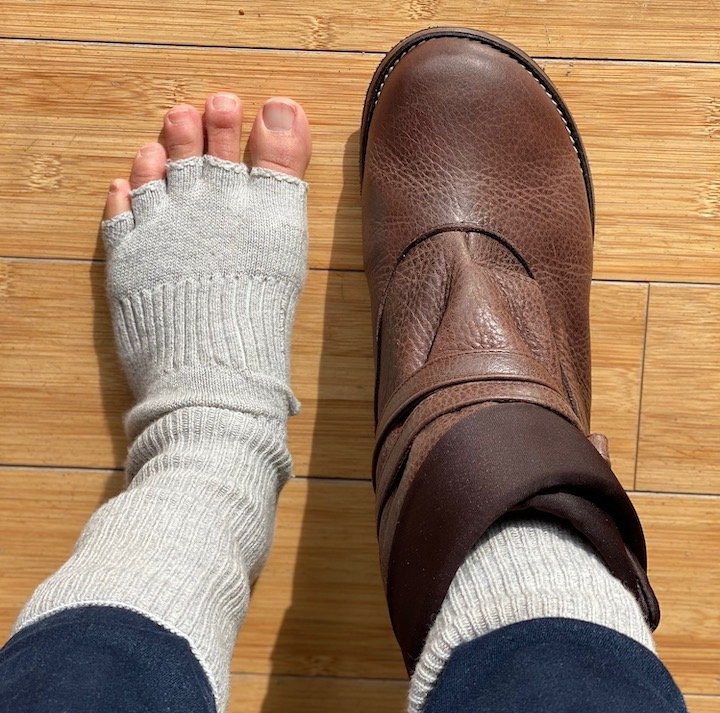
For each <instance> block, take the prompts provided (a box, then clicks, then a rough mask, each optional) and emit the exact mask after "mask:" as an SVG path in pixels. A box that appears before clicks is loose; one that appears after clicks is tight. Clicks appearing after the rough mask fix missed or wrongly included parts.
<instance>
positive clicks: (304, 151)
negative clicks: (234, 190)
mask: <svg viewBox="0 0 720 713" xmlns="http://www.w3.org/2000/svg"><path fill="white" fill-rule="evenodd" d="M248 146H249V148H250V156H251V157H252V163H253V166H259V167H261V168H269V169H272V170H274V171H279V172H281V173H286V174H288V175H290V176H295V177H296V178H302V177H303V176H304V175H305V170H306V169H307V166H308V163H309V162H310V154H311V153H312V142H311V139H310V126H309V124H308V120H307V116H305V112H304V111H303V108H302V107H301V106H300V104H298V103H297V102H294V101H293V100H292V99H286V98H284V97H275V98H273V99H269V100H268V101H267V102H265V105H264V106H263V108H262V109H261V110H260V112H259V113H258V115H257V116H256V117H255V123H254V124H253V127H252V131H251V132H250V138H249V139H248Z"/></svg>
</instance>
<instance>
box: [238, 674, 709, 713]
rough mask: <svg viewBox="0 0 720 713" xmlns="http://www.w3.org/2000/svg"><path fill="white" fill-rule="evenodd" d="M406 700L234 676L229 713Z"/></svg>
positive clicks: (383, 690) (387, 710)
mask: <svg viewBox="0 0 720 713" xmlns="http://www.w3.org/2000/svg"><path fill="white" fill-rule="evenodd" d="M406 696H407V683H406V682H405V681H388V680H385V681H382V680H378V679H360V678H338V677H334V676H322V677H321V676H312V677H309V676H265V675H261V674H248V673H236V674H233V676H232V683H231V688H230V706H229V712H230V713H307V711H308V710H312V711H314V713H337V712H338V711H343V713H367V711H373V713H404V711H406V710H407V705H406V702H405V700H406ZM691 713H697V712H696V711H695V710H694V709H693V710H692V711H691Z"/></svg>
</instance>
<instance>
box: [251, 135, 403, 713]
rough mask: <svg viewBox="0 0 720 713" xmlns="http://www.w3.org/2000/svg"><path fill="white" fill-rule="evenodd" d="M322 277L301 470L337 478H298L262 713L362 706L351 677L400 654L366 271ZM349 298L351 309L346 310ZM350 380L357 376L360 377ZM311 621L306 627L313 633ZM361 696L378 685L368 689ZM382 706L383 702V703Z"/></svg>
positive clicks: (345, 221) (352, 225)
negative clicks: (375, 419)
mask: <svg viewBox="0 0 720 713" xmlns="http://www.w3.org/2000/svg"><path fill="white" fill-rule="evenodd" d="M358 136H359V132H355V133H354V134H353V135H352V136H351V137H350V138H349V140H348V141H347V143H346V145H345V152H344V157H343V187H342V192H341V196H340V201H339V207H338V212H337V216H336V222H335V230H334V237H333V244H332V249H331V264H332V265H342V264H346V263H347V259H341V257H344V255H347V251H346V250H343V251H342V252H343V255H342V256H341V255H340V250H341V245H342V244H343V243H345V245H347V243H348V241H357V242H356V243H355V244H356V245H357V246H358V247H359V246H360V240H361V238H360V200H359V181H358V150H359V149H358ZM311 239H312V238H311ZM325 276H326V278H327V289H326V292H325V303H324V309H323V313H322V316H323V317H322V318H323V327H322V340H321V344H320V348H321V357H320V365H319V373H318V385H317V394H318V402H317V410H316V413H315V420H314V424H313V433H312V445H311V451H310V459H309V464H308V472H309V473H310V474H311V476H330V477H331V478H332V476H335V478H334V479H332V480H331V479H330V478H327V477H326V478H323V477H310V478H308V479H304V480H303V481H302V483H298V485H301V486H302V487H303V488H304V490H305V492H304V498H305V499H304V511H303V516H302V525H301V527H302V529H301V533H300V538H299V545H298V549H297V559H296V563H295V570H294V577H293V584H292V601H291V604H290V606H289V608H288V609H287V610H286V612H285V614H284V617H283V621H282V624H281V627H280V630H279V633H278V635H277V638H276V640H275V643H274V646H273V651H272V655H271V660H272V670H271V678H270V680H269V682H268V688H267V691H266V693H265V698H264V700H263V703H262V707H261V708H260V710H261V711H262V713H306V711H308V710H341V709H342V710H345V711H364V710H369V709H372V708H374V705H372V704H371V703H370V699H369V698H367V699H366V700H362V698H363V694H360V697H359V698H358V699H356V700H348V694H350V695H351V696H355V695H356V694H358V692H359V689H358V688H357V684H355V685H354V684H353V680H355V679H356V678H372V677H373V675H375V676H376V677H377V674H376V672H377V670H378V668H379V666H383V667H385V664H386V663H387V667H386V668H387V671H388V675H389V676H393V677H398V678H401V677H402V665H401V660H400V656H399V654H398V653H397V649H396V647H395V646H394V645H393V640H392V635H391V634H390V630H389V625H388V624H387V614H386V613H385V603H384V597H383V595H382V589H381V582H380V571H379V566H378V562H377V547H376V545H375V524H374V515H373V496H372V488H371V485H370V483H369V482H368V478H369V474H370V467H371V449H372V441H373V432H372V422H371V420H372V413H371V409H372V390H373V385H372V360H371V358H369V349H370V345H371V341H370V340H371V339H372V332H371V320H370V312H369V303H366V302H364V300H365V298H366V296H367V295H366V292H365V289H366V288H365V277H364V275H363V274H362V273H360V272H353V273H348V272H343V271H340V270H330V271H328V272H326V273H325V274H324V277H325ZM317 277H318V276H317V275H316V276H314V278H313V279H317ZM360 281H362V290H363V291H362V293H361V292H360V291H359V282H360ZM350 292H352V294H353V295H358V294H362V295H363V296H362V300H363V302H362V303H360V301H359V300H356V301H355V302H353V304H352V305H348V304H347V303H346V301H345V300H344V299H343V295H347V294H349V293H350ZM349 299H352V298H349ZM350 307H351V308H352V312H353V315H350V314H349V310H350ZM343 310H345V313H343ZM348 319H350V320H352V321H353V324H352V329H353V330H356V331H357V332H358V333H357V334H352V335H351V336H350V337H349V339H348V335H349V334H350V332H349V330H348V327H347V326H343V327H342V328H341V327H339V326H338V323H339V322H340V321H343V320H348ZM345 324H346V323H345ZM343 335H345V338H344V339H343V338H342V337H343ZM341 342H342V343H341ZM363 357H364V361H362V364H361V365H360V366H359V367H358V368H359V369H362V374H365V375H366V377H367V379H366V380H367V381H368V384H367V388H366V389H364V390H363V396H362V401H361V402H358V401H354V402H353V401H352V400H347V401H343V399H344V398H345V396H346V395H345V394H344V393H343V388H344V387H347V384H343V376H342V372H343V369H344V368H347V367H348V365H349V364H351V363H352V361H351V360H357V361H358V363H360V362H361V360H363ZM350 368H352V367H350ZM349 381H353V379H349ZM354 381H355V383H357V378H355V379H354ZM349 441H352V442H353V443H352V445H349ZM344 451H347V453H344ZM359 451H361V452H362V457H360V458H358V457H357V454H358V452H359ZM348 476H352V477H355V478H357V479H355V480H352V481H350V480H345V481H344V482H343V483H339V482H337V478H347V477H348ZM291 487H292V485H291ZM286 493H287V491H286ZM291 497H293V498H294V497H298V498H300V497H302V496H301V495H295V494H293V495H292V496H291ZM300 503H302V501H300ZM299 506H302V505H299ZM338 510H340V511H339V512H338ZM335 515H336V516H335ZM280 526H282V523H280ZM308 630H311V631H312V636H310V637H309V636H308ZM283 674H284V675H283ZM293 674H296V675H293ZM297 674H300V675H297ZM348 679H350V680H348ZM398 690H402V688H401V689H398V688H397V686H396V685H395V686H394V687H393V686H391V687H390V688H389V689H388V695H389V697H390V700H391V701H393V702H396V701H397V700H398ZM367 695H370V696H372V695H375V694H374V693H372V692H368V693H367ZM368 704H369V705H368ZM380 708H383V709H384V708H385V705H382V706H380ZM393 709H397V710H399V708H398V707H397V703H393V704H392V705H391V708H388V710H393ZM376 710H377V708H376Z"/></svg>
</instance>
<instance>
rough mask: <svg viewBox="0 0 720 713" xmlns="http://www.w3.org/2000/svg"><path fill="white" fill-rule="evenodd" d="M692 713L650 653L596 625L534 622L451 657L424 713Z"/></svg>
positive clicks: (509, 628)
mask: <svg viewBox="0 0 720 713" xmlns="http://www.w3.org/2000/svg"><path fill="white" fill-rule="evenodd" d="M578 712H582V713H687V709H686V707H685V703H684V701H683V697H682V694H681V693H680V690H679V689H678V687H677V686H676V685H675V682H674V681H673V679H672V677H671V676H670V673H669V672H668V670H667V669H666V668H665V666H663V664H662V663H661V662H660V659H658V658H657V656H655V654H653V653H652V652H651V651H650V650H649V649H646V648H645V647H644V646H642V645H641V644H639V643H637V642H636V641H634V640H633V639H630V638H628V637H627V636H625V635H623V634H620V633H618V632H616V631H613V630H612V629H608V628H606V627H603V626H598V625H597V624H590V623H588V622H583V621H577V620H574V619H560V618H558V619H532V620H530V621H525V622H520V623H518V624H513V625H511V626H506V627H503V628H501V629H497V630H496V631H493V632H491V633H489V634H487V635H485V636H481V637H480V638H478V639H475V640H474V641H470V642H468V643H466V644H463V645H462V646H459V647H458V648H457V649H455V651H454V652H453V654H452V656H451V657H450V660H449V661H448V663H447V665H446V667H445V669H444V670H443V672H442V674H441V675H440V678H439V679H438V682H437V685H436V687H435V688H434V689H433V691H432V693H431V694H430V697H429V699H428V702H427V704H426V706H425V710H424V713H578Z"/></svg>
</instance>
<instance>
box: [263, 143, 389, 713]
mask: <svg viewBox="0 0 720 713" xmlns="http://www.w3.org/2000/svg"><path fill="white" fill-rule="evenodd" d="M358 136H359V132H355V133H354V134H353V135H352V136H351V137H350V139H349V140H348V142H347V143H346V145H345V152H344V158H343V188H342V194H341V198H340V205H341V209H340V210H339V211H338V215H337V218H336V224H335V230H334V240H333V247H332V251H331V258H337V257H338V245H339V241H340V239H341V238H342V236H343V235H347V233H348V225H349V224H350V225H351V224H352V223H351V221H352V220H353V218H354V219H355V220H357V219H358V217H359V210H358V181H359V178H358V164H357V154H358ZM351 230H352V232H356V231H355V230H354V229H352V228H351ZM357 232H358V233H359V231H357ZM311 240H312V236H311ZM358 240H360V236H359V234H358ZM338 263H339V261H338V260H337V259H332V260H331V264H338ZM341 279H342V275H341V273H339V272H332V271H331V272H330V273H329V275H328V280H329V282H328V290H327V297H326V302H325V305H324V312H323V315H324V319H323V339H322V344H321V345H320V348H321V350H322V353H321V362H320V371H319V377H318V378H319V383H318V396H319V401H318V406H317V413H316V420H315V424H314V431H313V441H312V447H311V454H310V463H309V473H310V474H317V473H323V474H327V473H326V472H325V471H327V458H323V453H325V452H326V451H327V449H328V447H329V446H330V445H332V444H333V439H334V438H337V433H336V429H333V418H337V413H336V414H335V415H334V416H333V414H332V413H331V412H330V411H331V405H330V403H329V400H328V397H330V396H331V395H332V393H333V391H334V390H335V389H336V388H337V384H336V383H334V381H335V380H336V379H337V369H335V370H333V369H332V356H331V354H330V352H331V349H330V339H331V338H332V319H331V317H330V315H331V313H332V310H331V309H330V308H331V304H329V302H330V301H331V300H332V299H333V297H332V295H333V292H334V291H335V292H336V290H333V289H332V288H333V287H334V286H336V285H337V281H339V280H341ZM370 334H371V331H370V315H369V314H368V330H367V334H366V335H365V334H363V335H359V338H363V337H365V336H367V337H370ZM333 374H335V376H334V375H333ZM335 447H337V444H335ZM370 459H371V453H370V452H368V454H367V464H366V465H367V469H368V473H369V470H370ZM363 465H364V464H363ZM337 475H342V474H340V473H338V474H337ZM353 487H354V486H353ZM357 487H358V488H359V489H365V488H367V490H368V492H369V489H370V487H371V486H370V484H369V483H367V482H366V481H365V482H362V481H361V482H357ZM327 489H328V483H327V481H325V480H324V479H323V478H313V477H311V478H309V479H308V481H307V500H306V504H305V511H304V513H303V525H302V532H301V536H300V543H299V548H298V553H297V560H296V564H295V572H294V578H293V592H292V603H291V605H290V607H289V608H288V610H287V611H286V612H285V615H284V618H283V622H282V626H281V629H280V632H279V634H278V637H277V639H276V641H275V645H274V648H273V653H272V674H274V675H282V674H287V673H289V672H290V670H291V669H293V670H295V671H298V670H303V671H307V674H308V675H319V676H323V675H330V676H332V675H337V673H336V671H337V670H338V668H340V669H342V668H343V667H347V666H348V663H350V661H349V660H351V659H352V655H353V654H352V651H351V649H354V648H355V647H356V646H357V644H358V642H353V641H348V642H347V647H348V650H349V655H348V658H347V659H346V660H345V661H340V662H339V661H333V659H332V657H331V655H330V654H331V652H332V651H333V650H334V651H337V648H335V647H334V646H333V645H332V644H331V643H329V642H325V641H318V642H316V645H314V644H313V642H308V641H307V640H306V632H307V628H308V627H307V621H306V618H307V616H308V613H309V612H313V611H314V612H318V616H320V617H323V618H325V617H328V618H329V619H331V620H332V621H343V622H346V621H347V622H350V621H354V620H355V619H357V612H354V611H353V609H354V607H355V603H354V602H353V600H352V597H344V596H343V593H342V592H341V591H339V592H337V596H332V597H331V606H332V611H331V612H328V611H324V612H320V611H319V605H318V604H317V602H316V601H314V598H315V597H317V593H318V592H321V591H322V587H327V582H328V579H330V580H332V579H333V577H332V576H330V577H328V575H327V574H326V573H325V574H324V573H323V571H322V569H323V567H326V568H332V567H334V566H335V567H337V566H341V567H342V566H343V565H345V566H346V567H347V565H348V562H349V559H350V557H351V556H352V555H351V554H350V553H348V554H347V557H346V561H345V562H341V561H335V562H333V561H327V562H325V563H323V565H322V566H319V565H318V552H317V550H316V547H317V543H318V534H317V532H315V533H314V534H313V533H311V532H310V525H309V523H311V522H313V519H314V520H315V522H317V520H318V518H320V517H322V513H320V514H319V513H318V507H322V505H321V503H322V502H323V495H322V493H321V491H323V490H324V492H325V493H327ZM358 495H359V496H362V495H368V493H365V492H363V491H362V490H360V491H359V493H358ZM368 497H369V495H368ZM339 515H340V514H339ZM371 527H372V528H373V529H374V524H372V525H371ZM341 529H342V528H339V530H341ZM333 531H334V532H335V530H333ZM365 534H366V533H363V535H365ZM350 536H352V533H350ZM313 542H314V543H315V547H314V546H313ZM348 549H349V548H348ZM354 564H357V562H354ZM365 564H367V563H365ZM360 566H362V564H361V565H360ZM372 567H373V568H375V571H376V572H377V575H376V576H377V577H378V580H379V569H377V565H376V564H375V563H373V565H372ZM353 614H355V616H353ZM324 624H325V625H324V626H318V629H322V630H323V636H326V637H327V636H330V634H328V630H329V629H331V628H332V627H331V626H329V625H328V623H327V621H326V622H324ZM353 627H354V624H353V625H349V626H348V630H352V629H353ZM336 646H337V642H336ZM340 646H342V643H341V644H340ZM360 648H362V646H360ZM356 655H360V654H359V653H358V654H356ZM343 658H344V657H343ZM350 675H352V674H350ZM316 681H317V679H316ZM322 688H323V686H312V688H311V689H310V688H309V690H312V691H318V692H319V691H321V690H322ZM286 689H287V686H285V685H283V681H282V680H279V679H271V680H270V682H269V687H268V690H267V693H266V696H265V700H264V701H263V705H262V708H261V710H262V713H281V712H282V713H301V712H302V713H305V712H306V711H308V710H312V709H314V708H316V707H319V708H322V707H323V706H322V705H321V702H320V701H316V702H314V701H312V700H298V698H297V697H296V696H289V695H288V692H287V690H286ZM333 697H334V696H333ZM348 703H349V704H350V705H348V706H343V707H344V708H345V709H346V710H351V709H355V706H356V705H357V704H358V703H359V702H358V701H355V702H354V703H351V702H348ZM325 704H326V705H327V701H325ZM358 710H359V709H358Z"/></svg>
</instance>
